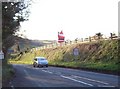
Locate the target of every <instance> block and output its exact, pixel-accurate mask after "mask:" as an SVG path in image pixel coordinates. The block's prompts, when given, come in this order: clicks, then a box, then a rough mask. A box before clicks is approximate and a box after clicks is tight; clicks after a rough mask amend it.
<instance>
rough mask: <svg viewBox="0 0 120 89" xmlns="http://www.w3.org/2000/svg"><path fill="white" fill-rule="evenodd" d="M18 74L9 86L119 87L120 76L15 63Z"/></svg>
mask: <svg viewBox="0 0 120 89" xmlns="http://www.w3.org/2000/svg"><path fill="white" fill-rule="evenodd" d="M13 67H14V68H15V71H16V74H15V77H14V78H13V80H12V81H11V82H10V83H9V86H10V87H12V88H13V89H14V87H118V86H119V85H120V84H118V83H119V82H118V76H115V75H108V74H101V73H95V72H88V71H83V70H77V69H69V68H60V67H48V68H46V67H43V68H34V67H33V66H32V65H13Z"/></svg>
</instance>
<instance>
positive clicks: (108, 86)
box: [98, 85, 115, 87]
mask: <svg viewBox="0 0 120 89" xmlns="http://www.w3.org/2000/svg"><path fill="white" fill-rule="evenodd" d="M98 87H115V86H104V85H103V86H102V85H98Z"/></svg>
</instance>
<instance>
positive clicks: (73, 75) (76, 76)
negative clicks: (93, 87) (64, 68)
mask: <svg viewBox="0 0 120 89" xmlns="http://www.w3.org/2000/svg"><path fill="white" fill-rule="evenodd" d="M72 76H73V77H76V78H81V79H86V80H89V81H94V82H98V83H102V84H106V85H108V83H106V82H103V81H98V80H93V79H90V78H85V77H80V76H75V75H72Z"/></svg>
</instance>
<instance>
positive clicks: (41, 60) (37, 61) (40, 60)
mask: <svg viewBox="0 0 120 89" xmlns="http://www.w3.org/2000/svg"><path fill="white" fill-rule="evenodd" d="M43 66H46V67H48V60H47V59H46V58H45V57H35V58H34V62H33V67H43Z"/></svg>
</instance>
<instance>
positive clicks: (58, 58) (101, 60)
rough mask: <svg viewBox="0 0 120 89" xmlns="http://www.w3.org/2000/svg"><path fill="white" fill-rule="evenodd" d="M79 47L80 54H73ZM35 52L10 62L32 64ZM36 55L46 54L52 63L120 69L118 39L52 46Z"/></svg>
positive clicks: (101, 68) (37, 52)
mask: <svg viewBox="0 0 120 89" xmlns="http://www.w3.org/2000/svg"><path fill="white" fill-rule="evenodd" d="M74 47H77V48H79V52H80V53H79V56H76V57H75V56H74V55H73V48H74ZM34 56H35V55H34V53H27V54H24V55H23V56H22V57H21V59H20V60H18V58H16V59H11V61H10V63H24V64H32V58H34ZM36 56H45V57H46V58H47V59H48V60H49V64H50V65H61V66H68V67H77V68H78V67H79V68H92V69H100V70H114V71H117V70H118V65H119V64H120V61H119V60H118V40H112V41H111V40H108V41H100V42H91V43H84V44H76V45H69V46H64V47H57V48H53V49H52V48H50V49H44V50H39V51H36Z"/></svg>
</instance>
